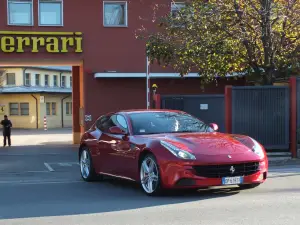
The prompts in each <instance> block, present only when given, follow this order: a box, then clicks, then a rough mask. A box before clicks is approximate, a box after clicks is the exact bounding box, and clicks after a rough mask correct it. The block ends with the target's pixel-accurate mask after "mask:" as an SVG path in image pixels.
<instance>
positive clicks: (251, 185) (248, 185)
mask: <svg viewBox="0 0 300 225" xmlns="http://www.w3.org/2000/svg"><path fill="white" fill-rule="evenodd" d="M259 185H260V183H256V184H241V185H239V187H240V188H241V189H252V188H256V187H258V186H259Z"/></svg>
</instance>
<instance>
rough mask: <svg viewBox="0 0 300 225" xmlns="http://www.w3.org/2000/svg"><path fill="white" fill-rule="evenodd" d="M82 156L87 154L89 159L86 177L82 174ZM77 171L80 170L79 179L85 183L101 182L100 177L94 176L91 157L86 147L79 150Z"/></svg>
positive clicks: (101, 177)
mask: <svg viewBox="0 0 300 225" xmlns="http://www.w3.org/2000/svg"><path fill="white" fill-rule="evenodd" d="M83 154H87V156H88V159H89V164H90V166H89V168H88V175H87V176H86V174H85V175H84V174H83V169H82V163H81V157H82V155H83ZM79 169H80V175H81V178H82V179H83V180H84V181H86V182H91V181H98V180H102V179H103V176H102V175H98V174H96V172H95V168H94V165H93V159H92V155H91V153H90V151H89V149H88V148H86V147H83V148H82V149H81V150H80V155H79Z"/></svg>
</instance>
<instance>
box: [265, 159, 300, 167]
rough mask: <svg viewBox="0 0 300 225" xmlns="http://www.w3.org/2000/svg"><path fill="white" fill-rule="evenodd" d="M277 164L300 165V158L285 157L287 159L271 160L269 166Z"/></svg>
mask: <svg viewBox="0 0 300 225" xmlns="http://www.w3.org/2000/svg"><path fill="white" fill-rule="evenodd" d="M277 166H300V159H285V160H271V161H269V167H277Z"/></svg>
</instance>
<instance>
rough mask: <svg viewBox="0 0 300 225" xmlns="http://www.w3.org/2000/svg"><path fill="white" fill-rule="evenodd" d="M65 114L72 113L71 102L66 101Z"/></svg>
mask: <svg viewBox="0 0 300 225" xmlns="http://www.w3.org/2000/svg"><path fill="white" fill-rule="evenodd" d="M66 114H67V115H72V102H66Z"/></svg>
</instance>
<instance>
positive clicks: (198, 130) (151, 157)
mask: <svg viewBox="0 0 300 225" xmlns="http://www.w3.org/2000/svg"><path fill="white" fill-rule="evenodd" d="M217 130H218V126H217V125H216V124H210V125H207V124H205V123H204V122H202V121H201V120H199V119H197V118H195V117H193V116H192V115H190V114H187V113H185V112H182V111H176V110H126V111H119V112H114V113H109V114H107V115H103V116H101V117H100V118H99V119H97V121H96V122H95V123H94V124H93V125H92V126H91V128H90V129H89V130H88V131H87V132H85V134H84V135H83V136H82V140H81V144H80V148H79V163H80V171H81V176H82V178H83V180H85V181H92V180H95V179H97V180H98V179H99V178H100V179H101V178H103V176H104V175H108V176H113V177H120V178H124V179H129V180H133V181H136V182H138V183H139V184H140V186H141V188H142V190H143V191H144V192H145V193H146V194H147V195H155V194H158V193H162V191H163V190H168V189H174V188H198V189H200V188H202V187H210V186H222V185H238V186H240V187H242V188H253V187H256V186H258V185H259V184H261V183H263V182H264V181H265V180H266V178H267V172H268V159H267V155H266V152H265V150H264V147H263V146H262V145H261V144H259V143H258V142H257V141H255V140H254V139H252V138H251V137H248V136H244V135H237V134H224V133H219V132H217Z"/></svg>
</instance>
